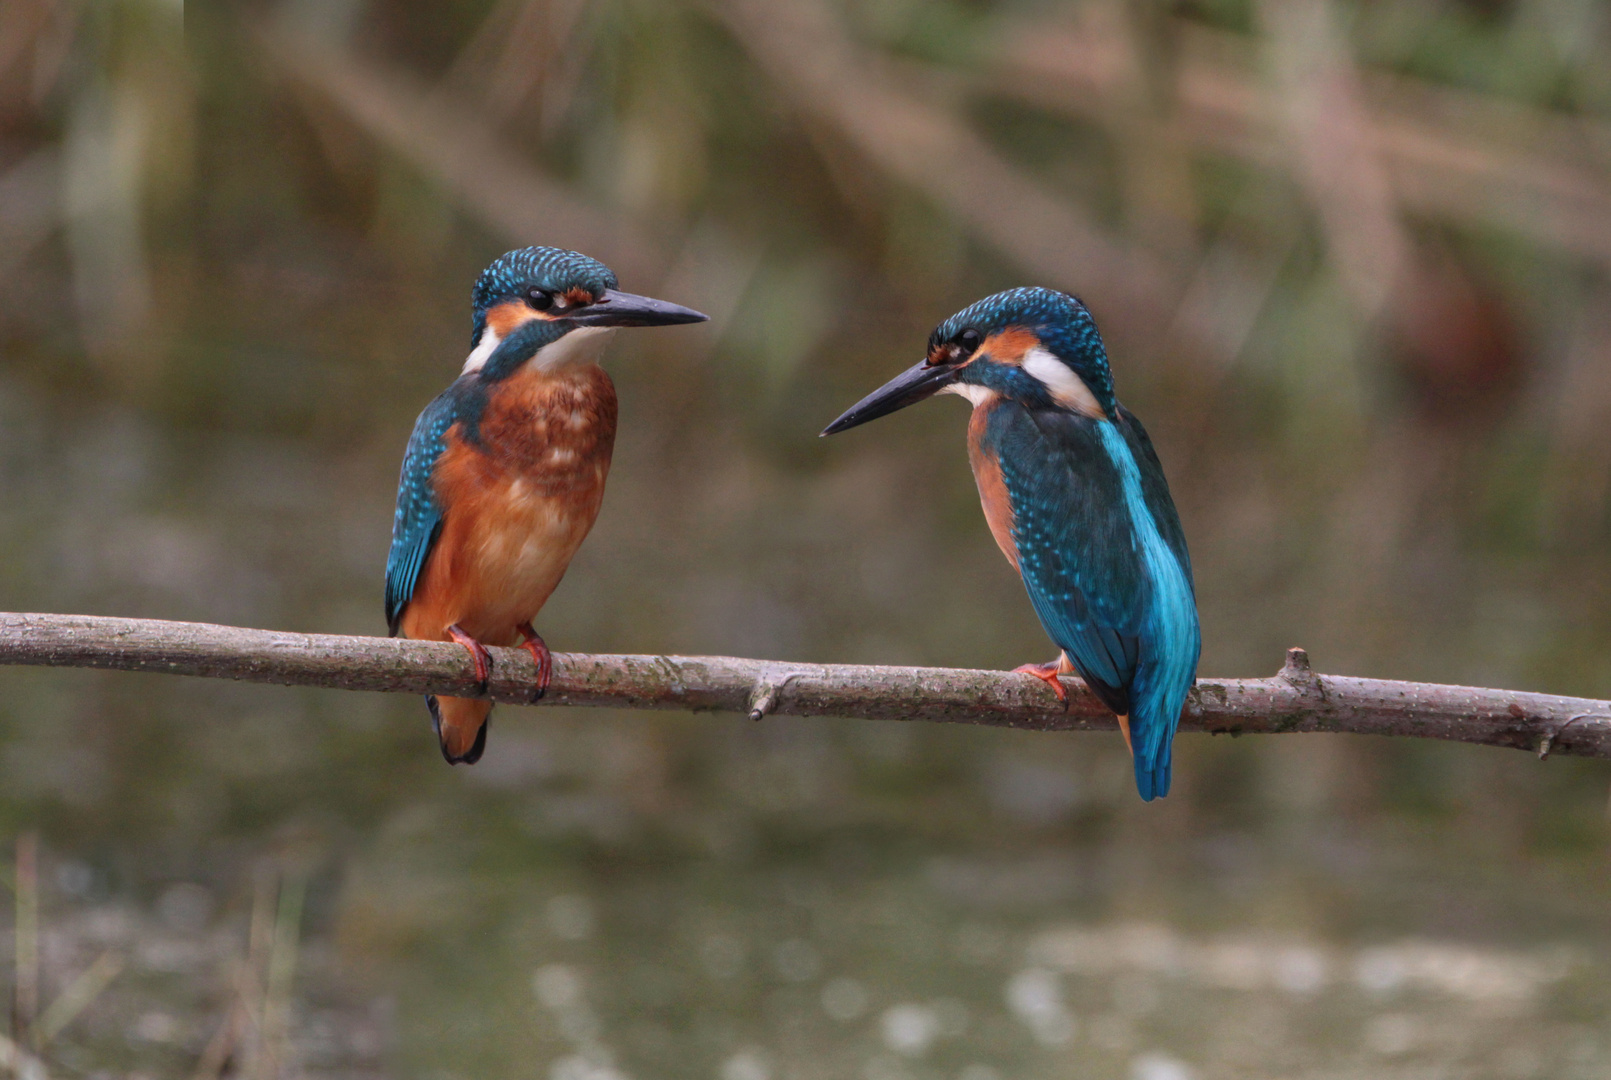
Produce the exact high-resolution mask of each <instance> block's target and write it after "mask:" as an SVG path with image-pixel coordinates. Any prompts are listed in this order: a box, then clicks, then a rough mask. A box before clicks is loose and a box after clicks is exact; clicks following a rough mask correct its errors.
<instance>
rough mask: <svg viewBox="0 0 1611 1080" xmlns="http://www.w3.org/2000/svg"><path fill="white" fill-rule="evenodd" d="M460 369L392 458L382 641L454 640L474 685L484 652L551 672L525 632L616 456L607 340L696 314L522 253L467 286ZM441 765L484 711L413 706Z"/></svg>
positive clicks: (445, 703) (540, 647)
mask: <svg viewBox="0 0 1611 1080" xmlns="http://www.w3.org/2000/svg"><path fill="white" fill-rule="evenodd" d="M473 302H474V316H475V318H474V327H473V329H472V331H471V335H470V345H471V349H470V355H469V358H468V359H467V360H466V361H465V362H464V370H463V373H462V374H460V376H459V378H458V380H457V381H456V382H454V383H453V385H452V386H449V387H448V388H447V389H446V390H444V391H443V392H442V393H441V395H440V396H438V397H437V398H436V400H435V401H432V402H431V403H430V404H429V405H427V406H426V407H425V411H424V412H422V413H420V417H419V420H418V421H417V422H416V423H415V424H414V434H413V437H412V438H410V439H409V441H408V450H407V452H406V453H405V454H404V456H403V476H402V480H401V482H400V484H399V486H398V489H397V515H396V517H395V518H394V520H393V522H392V548H391V555H390V556H389V557H388V558H387V560H386V621H387V623H388V624H389V625H390V627H391V632H392V634H393V635H394V636H395V635H396V634H399V633H401V634H403V635H405V636H406V637H410V638H419V639H423V640H427V641H456V642H458V643H459V644H460V645H463V646H464V648H465V649H467V650H468V651H469V653H470V656H471V658H472V660H474V662H475V672H476V677H477V678H478V679H480V680H481V681H482V682H483V683H484V682H485V681H486V680H487V678H488V677H489V675H490V674H491V657H490V655H489V654H488V652H487V650H486V646H488V645H504V646H508V645H514V644H516V643H517V642H520V641H521V640H522V639H524V641H523V645H524V647H525V648H527V649H528V650H529V651H530V652H531V655H532V658H533V659H534V660H535V661H536V662H537V671H538V677H537V686H536V687H535V689H534V692H533V698H532V700H534V701H535V700H537V699H538V698H540V697H541V696H542V693H543V691H544V690H546V689H547V687H548V681H549V678H550V676H551V673H552V658H551V657H550V655H549V653H548V648H547V646H546V645H544V644H543V640H542V638H541V637H539V636H538V635H537V632H536V631H535V630H534V629H533V628H532V620H533V619H535V618H536V617H537V614H538V612H539V611H541V610H542V606H543V604H544V603H545V602H546V601H547V600H548V597H549V595H550V594H551V593H553V591H554V589H555V587H557V586H558V585H559V580H560V578H561V577H563V576H564V574H565V568H566V567H567V566H569V565H570V561H571V557H572V556H573V555H575V554H576V549H577V548H578V547H580V546H581V543H582V540H583V539H584V538H585V537H586V536H587V534H588V531H589V530H590V529H591V528H592V527H593V521H594V519H595V518H597V517H598V512H599V505H600V503H601V502H602V501H603V498H604V480H605V477H606V476H607V475H608V473H609V471H610V454H611V451H612V450H613V449H614V446H615V420H616V402H615V386H614V384H612V383H611V382H610V377H609V376H608V375H606V374H605V373H604V370H603V369H602V368H601V367H599V366H598V362H597V361H598V358H599V356H600V354H601V353H602V351H603V348H604V345H605V342H607V341H608V340H609V338H610V336H611V335H612V334H613V333H614V331H615V328H616V327H619V326H667V325H671V324H674V323H692V322H702V321H703V320H704V319H705V316H704V315H701V314H700V313H699V312H697V311H693V310H691V309H689V308H685V307H679V306H677V305H676V304H669V303H666V302H665V301H663V300H651V299H650V298H648V297H646V296H635V295H633V294H632V293H626V292H621V291H620V290H618V289H617V288H616V279H615V275H614V274H613V273H611V272H610V269H609V267H607V266H605V265H604V264H603V263H601V262H598V261H597V260H595V259H590V258H588V257H587V256H586V255H580V254H577V253H576V252H574V251H563V250H560V249H558V248H547V247H531V248H523V249H521V250H519V251H511V252H509V253H508V254H507V255H504V256H503V257H502V258H500V259H498V260H497V261H496V262H494V263H493V264H492V265H491V266H489V267H487V269H486V270H485V271H484V272H483V273H482V274H481V277H480V278H479V279H478V280H477V281H476V285H475V293H474V297H473ZM425 701H426V704H427V705H428V706H430V710H431V722H432V724H433V726H434V727H435V729H436V733H437V737H438V738H439V739H440V740H441V743H442V756H443V757H445V758H446V759H447V760H448V762H449V763H451V764H458V763H460V762H464V763H465V764H470V763H473V762H475V761H476V760H478V759H479V758H480V757H481V753H482V751H483V750H484V749H485V748H486V744H487V719H488V717H489V716H490V715H491V712H492V703H491V702H490V701H487V700H486V699H484V698H448V697H444V698H435V697H428V698H426V699H425Z"/></svg>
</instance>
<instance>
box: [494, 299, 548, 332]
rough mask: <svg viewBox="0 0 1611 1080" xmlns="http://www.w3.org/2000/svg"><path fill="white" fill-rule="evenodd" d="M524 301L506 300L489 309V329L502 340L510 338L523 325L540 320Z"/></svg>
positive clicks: (539, 316)
mask: <svg viewBox="0 0 1611 1080" xmlns="http://www.w3.org/2000/svg"><path fill="white" fill-rule="evenodd" d="M540 318H542V316H541V315H539V314H537V312H535V311H533V310H532V309H531V308H530V306H528V305H527V304H526V302H525V301H524V300H506V301H504V302H503V303H501V304H495V305H493V306H492V307H490V308H488V309H487V328H488V329H490V330H491V331H492V332H493V333H494V334H497V335H498V337H499V338H500V339H502V338H506V337H508V336H509V335H510V334H511V333H513V332H514V330H515V328H516V327H518V326H520V324H521V323H528V322H531V321H532V320H533V319H540Z"/></svg>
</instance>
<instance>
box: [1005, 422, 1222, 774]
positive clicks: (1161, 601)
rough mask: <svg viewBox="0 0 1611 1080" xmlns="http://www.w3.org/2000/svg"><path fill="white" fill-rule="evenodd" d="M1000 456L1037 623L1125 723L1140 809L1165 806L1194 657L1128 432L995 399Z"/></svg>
mask: <svg viewBox="0 0 1611 1080" xmlns="http://www.w3.org/2000/svg"><path fill="white" fill-rule="evenodd" d="M981 449H983V450H984V451H985V452H986V453H988V454H991V455H993V456H994V457H996V458H997V460H998V461H999V464H1000V468H1001V473H1002V479H1003V482H1004V483H1005V485H1006V488H1007V492H1008V497H1009V500H1010V502H1011V504H1012V509H1013V517H1014V521H1013V540H1014V542H1015V544H1016V546H1017V549H1018V558H1019V566H1020V570H1021V571H1022V573H1023V578H1024V587H1025V589H1026V591H1027V592H1028V593H1029V599H1030V603H1031V604H1032V605H1033V606H1034V608H1035V614H1036V615H1037V616H1038V617H1039V618H1040V621H1041V625H1042V626H1044V627H1045V628H1046V632H1047V634H1048V635H1050V637H1051V638H1052V640H1053V641H1054V642H1056V643H1057V645H1058V647H1059V648H1061V649H1062V650H1063V651H1064V652H1065V653H1067V654H1068V658H1069V660H1070V661H1071V662H1073V664H1074V666H1075V667H1076V668H1077V669H1078V670H1079V672H1080V676H1081V677H1082V678H1083V679H1085V681H1086V683H1087V684H1088V685H1089V686H1090V687H1091V689H1092V691H1093V692H1094V693H1096V694H1097V696H1098V697H1100V698H1101V699H1102V700H1103V702H1104V703H1105V704H1107V705H1108V707H1109V708H1111V709H1113V710H1114V712H1116V713H1120V714H1122V715H1127V716H1129V717H1130V732H1131V741H1132V747H1133V749H1134V752H1135V766H1136V783H1137V786H1138V788H1139V789H1140V792H1141V795H1142V797H1143V798H1147V799H1150V798H1153V797H1155V796H1157V795H1163V794H1167V793H1168V790H1169V774H1170V744H1171V740H1172V739H1173V736H1174V731H1175V726H1176V724H1177V723H1178V722H1179V718H1180V712H1181V709H1182V707H1183V706H1184V704H1185V699H1186V694H1187V693H1188V692H1189V690H1190V689H1191V685H1192V682H1193V680H1194V678H1195V675H1196V668H1197V658H1198V653H1199V651H1200V636H1199V630H1198V624H1197V608H1196V599H1195V597H1194V595H1193V591H1192V581H1191V566H1190V562H1189V560H1188V557H1187V554H1186V542H1185V536H1184V533H1183V532H1182V530H1181V527H1180V519H1179V515H1178V514H1176V512H1175V508H1174V503H1173V502H1172V500H1171V499H1170V496H1169V489H1168V485H1167V483H1166V482H1165V480H1164V476H1163V470H1162V469H1161V468H1160V467H1159V465H1158V458H1157V455H1156V453H1154V451H1153V449H1152V444H1151V442H1150V441H1149V440H1148V439H1147V436H1146V433H1145V431H1144V430H1143V429H1142V428H1141V425H1140V423H1139V422H1137V421H1136V420H1135V418H1134V417H1133V416H1131V415H1130V414H1129V413H1128V412H1126V411H1124V410H1122V409H1121V410H1120V411H1119V415H1118V417H1117V422H1114V423H1110V422H1107V421H1100V420H1093V419H1091V418H1089V417H1086V416H1082V415H1079V414H1076V413H1071V412H1067V411H1064V410H1060V409H1036V408H1030V407H1027V406H1024V405H1020V404H1017V403H1014V402H1011V401H1002V402H1000V403H998V404H997V405H996V406H994V408H993V409H992V412H991V415H990V416H989V418H988V419H987V422H986V426H985V431H984V435H983V437H982V439H981Z"/></svg>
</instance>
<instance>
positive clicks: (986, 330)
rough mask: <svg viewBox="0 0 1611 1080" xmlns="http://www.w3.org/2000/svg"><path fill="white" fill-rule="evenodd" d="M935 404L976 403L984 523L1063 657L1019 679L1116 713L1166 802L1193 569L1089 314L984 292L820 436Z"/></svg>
mask: <svg viewBox="0 0 1611 1080" xmlns="http://www.w3.org/2000/svg"><path fill="white" fill-rule="evenodd" d="M935 394H957V395H959V396H961V397H964V398H967V399H968V401H970V402H972V404H973V414H972V416H971V418H970V419H969V421H968V459H969V461H970V463H971V464H972V466H973V475H974V479H975V480H976V481H977V483H978V486H979V501H980V502H981V503H982V504H983V506H984V514H985V520H986V522H988V523H989V526H990V532H991V534H992V535H993V536H994V537H995V540H996V544H997V545H998V546H999V547H1000V548H1001V551H1002V554H1004V555H1006V556H1007V561H1008V562H1010V563H1011V564H1012V565H1013V568H1014V569H1015V570H1017V571H1018V573H1019V576H1020V577H1021V578H1022V579H1023V582H1024V588H1025V590H1026V591H1028V593H1029V602H1030V604H1031V605H1032V606H1033V607H1034V609H1035V614H1036V615H1037V616H1039V618H1040V622H1041V626H1043V627H1044V628H1045V630H1046V633H1047V634H1048V635H1049V636H1050V637H1051V639H1052V641H1053V642H1054V643H1055V644H1056V645H1057V647H1058V649H1059V650H1060V652H1059V654H1058V657H1057V659H1056V660H1054V661H1052V662H1051V663H1049V664H1025V665H1023V666H1022V667H1019V668H1017V669H1016V670H1017V671H1019V672H1023V673H1025V674H1029V675H1034V676H1035V677H1036V678H1039V679H1043V680H1045V681H1046V683H1047V684H1048V685H1050V687H1051V688H1052V690H1053V691H1054V692H1055V693H1056V694H1057V698H1058V700H1059V701H1062V702H1065V703H1066V702H1067V701H1068V696H1067V692H1066V691H1065V690H1064V688H1063V685H1062V683H1061V682H1060V681H1059V676H1062V675H1073V674H1077V675H1079V677H1080V678H1082V679H1084V680H1085V684H1086V685H1087V686H1089V687H1090V688H1091V691H1092V692H1093V693H1094V694H1096V696H1097V697H1098V698H1100V699H1101V700H1102V702H1103V703H1104V704H1106V705H1107V707H1108V708H1110V709H1112V710H1113V711H1114V713H1115V714H1117V716H1118V718H1119V728H1120V730H1121V731H1122V732H1123V733H1124V740H1125V744H1126V745H1127V746H1128V747H1129V748H1130V753H1131V757H1132V758H1133V760H1134V763H1135V775H1136V787H1137V789H1138V790H1139V791H1140V793H1141V797H1142V798H1143V799H1145V800H1147V801H1149V802H1150V801H1151V800H1152V799H1154V798H1157V797H1159V796H1163V795H1167V794H1169V779H1170V747H1171V743H1172V741H1173V739H1174V734H1175V727H1176V725H1177V724H1178V723H1179V721H1180V713H1181V710H1182V708H1184V706H1185V703H1186V695H1187V694H1188V693H1189V692H1190V690H1191V688H1192V684H1193V682H1194V680H1195V679H1196V674H1197V659H1198V655H1199V653H1200V652H1201V649H1202V636H1201V632H1200V630H1199V628H1198V623H1197V600H1196V593H1195V590H1194V586H1193V584H1192V573H1191V559H1190V557H1189V556H1188V555H1187V553H1186V536H1185V533H1184V532H1183V531H1182V529H1181V527H1180V516H1179V515H1178V514H1177V513H1176V512H1175V504H1174V501H1173V500H1172V499H1171V498H1170V497H1169V485H1168V483H1167V482H1165V480H1164V473H1163V468H1162V466H1161V465H1159V463H1158V455H1157V454H1156V453H1155V452H1154V451H1153V448H1152V441H1151V440H1150V439H1148V438H1147V433H1146V431H1145V430H1144V429H1143V428H1142V426H1141V422H1140V421H1139V420H1137V419H1136V418H1135V416H1134V415H1132V414H1131V412H1130V411H1129V410H1128V409H1126V408H1125V407H1124V406H1123V405H1121V404H1119V401H1118V399H1117V398H1116V397H1115V396H1114V392H1113V375H1112V372H1111V371H1110V369H1109V367H1108V357H1107V350H1106V349H1105V348H1104V346H1103V344H1102V336H1101V334H1099V333H1098V332H1097V328H1096V322H1095V320H1094V319H1092V317H1091V313H1090V312H1089V311H1088V310H1086V307H1085V305H1084V304H1082V303H1081V302H1080V301H1079V300H1078V299H1076V298H1075V297H1073V296H1070V295H1069V294H1067V293H1063V292H1058V291H1056V290H1053V289H1043V288H1022V289H1009V290H1008V291H1006V292H1002V293H997V294H996V295H994V296H989V297H986V298H985V299H983V300H980V301H978V302H977V303H975V304H973V305H972V306H970V307H966V308H964V309H963V310H961V311H959V312H957V313H956V314H955V315H952V316H951V317H950V318H949V319H946V320H945V321H944V322H942V323H941V324H940V325H939V326H938V327H936V328H935V330H934V333H933V334H931V335H930V337H929V345H928V355H927V356H926V357H925V358H924V360H923V361H922V362H921V363H919V364H917V365H916V366H914V367H912V368H909V369H907V370H906V371H904V372H902V373H901V374H900V375H897V376H896V377H895V378H894V379H891V380H890V381H889V382H888V383H886V384H885V385H884V386H882V387H880V388H879V389H877V390H875V391H873V393H871V394H869V395H868V396H867V397H866V398H864V399H862V400H861V401H859V402H857V403H856V404H855V405H854V406H852V407H851V409H850V410H849V411H848V412H846V413H845V414H844V415H843V416H841V417H840V418H839V419H837V420H835V421H834V422H833V423H832V424H830V425H828V428H827V430H825V431H824V432H823V434H824V435H832V434H834V433H836V432H840V431H845V430H847V429H849V428H853V427H855V426H857V425H858V424H864V423H866V422H867V421H869V420H875V419H877V418H878V417H880V416H886V415H888V414H889V413H892V412H895V411H896V410H897V409H903V408H905V407H906V406H908V405H912V404H915V403H916V402H919V401H922V400H923V399H924V398H927V397H932V396H933V395H935Z"/></svg>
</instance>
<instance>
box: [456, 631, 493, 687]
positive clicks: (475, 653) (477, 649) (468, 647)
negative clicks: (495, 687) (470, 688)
mask: <svg viewBox="0 0 1611 1080" xmlns="http://www.w3.org/2000/svg"><path fill="white" fill-rule="evenodd" d="M447 632H448V637H450V638H452V639H453V640H454V641H457V642H458V643H459V644H460V645H463V646H464V649H465V651H466V652H468V653H469V654H470V662H471V663H473V664H474V665H475V681H476V682H478V683H480V684H481V692H482V693H483V694H484V693H486V692H487V683H488V682H489V681H490V680H491V679H492V654H491V653H489V652H487V647H486V646H485V645H483V644H481V642H479V641H477V640H476V639H475V638H473V637H471V636H470V635H469V634H467V633H465V632H464V630H463V629H462V628H461V627H460V626H459V624H458V623H454V624H453V625H452V626H450V627H448V628H447Z"/></svg>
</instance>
